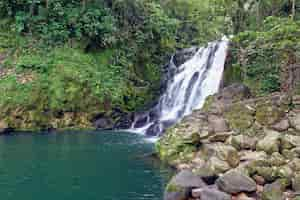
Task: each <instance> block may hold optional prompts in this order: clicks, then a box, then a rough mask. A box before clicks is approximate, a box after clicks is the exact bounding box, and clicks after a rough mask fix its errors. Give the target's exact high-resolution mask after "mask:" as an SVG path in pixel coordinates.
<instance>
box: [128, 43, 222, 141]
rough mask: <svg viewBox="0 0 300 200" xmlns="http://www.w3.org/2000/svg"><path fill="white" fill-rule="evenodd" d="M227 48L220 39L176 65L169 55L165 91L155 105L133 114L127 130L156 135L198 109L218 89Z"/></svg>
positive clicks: (199, 49)
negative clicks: (129, 127)
mask: <svg viewBox="0 0 300 200" xmlns="http://www.w3.org/2000/svg"><path fill="white" fill-rule="evenodd" d="M227 49H228V39H227V38H223V39H222V40H220V41H216V42H212V43H209V44H208V45H207V46H206V47H201V48H198V49H197V50H196V51H195V53H194V54H193V55H192V56H191V57H190V58H189V59H188V60H186V61H185V62H184V63H183V64H180V65H178V66H176V64H175V63H176V60H175V57H174V56H173V57H172V58H171V60H170V63H169V66H168V69H169V70H168V73H167V77H168V80H167V84H166V89H165V92H164V93H163V94H162V95H161V97H160V99H159V101H158V103H157V104H156V106H154V107H153V108H152V109H150V110H149V111H146V112H142V113H137V114H136V115H135V119H134V122H133V124H132V127H131V131H134V132H139V133H143V134H146V135H148V136H159V135H161V134H162V133H163V131H164V130H165V129H166V128H168V127H170V126H172V125H173V124H175V123H177V122H178V121H180V120H181V119H182V118H183V117H185V116H187V115H190V114H191V113H192V111H193V110H196V109H201V108H202V106H203V104H204V102H205V99H206V98H207V97H208V96H210V95H212V94H215V93H217V92H218V90H219V87H220V83H221V81H222V77H223V71H224V64H225V60H226V56H227Z"/></svg>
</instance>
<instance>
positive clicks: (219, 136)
mask: <svg viewBox="0 0 300 200" xmlns="http://www.w3.org/2000/svg"><path fill="white" fill-rule="evenodd" d="M231 135H232V132H218V133H214V134H212V135H211V136H210V137H209V138H208V140H209V141H210V142H225V141H226V140H227V139H228V138H229V137H230V136H231Z"/></svg>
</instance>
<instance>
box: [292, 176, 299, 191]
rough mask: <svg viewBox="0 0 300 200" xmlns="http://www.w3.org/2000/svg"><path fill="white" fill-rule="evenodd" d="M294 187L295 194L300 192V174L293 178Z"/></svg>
mask: <svg viewBox="0 0 300 200" xmlns="http://www.w3.org/2000/svg"><path fill="white" fill-rule="evenodd" d="M292 187H293V190H294V191H295V192H300V173H299V174H296V175H295V177H294V178H293V180H292Z"/></svg>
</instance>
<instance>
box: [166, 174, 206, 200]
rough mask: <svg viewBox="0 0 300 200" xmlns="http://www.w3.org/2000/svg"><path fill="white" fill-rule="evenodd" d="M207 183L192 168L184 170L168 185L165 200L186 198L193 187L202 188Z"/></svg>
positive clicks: (183, 199) (182, 199)
mask: <svg viewBox="0 0 300 200" xmlns="http://www.w3.org/2000/svg"><path fill="white" fill-rule="evenodd" d="M205 186H206V184H205V183H204V182H203V181H202V179H201V178H200V177H199V176H197V175H195V174H194V173H193V172H192V171H190V170H183V171H181V172H179V173H178V174H177V175H175V176H174V177H173V178H172V179H171V181H170V182H169V184H168V185H167V187H166V190H165V194H164V200H185V199H187V198H189V194H190V193H191V191H192V189H193V188H202V187H205Z"/></svg>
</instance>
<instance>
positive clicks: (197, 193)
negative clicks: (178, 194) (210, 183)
mask: <svg viewBox="0 0 300 200" xmlns="http://www.w3.org/2000/svg"><path fill="white" fill-rule="evenodd" d="M192 196H193V197H194V198H199V199H201V200H231V196H230V195H228V194H226V193H224V192H221V191H219V190H217V189H215V188H200V189H195V190H193V191H192Z"/></svg>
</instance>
